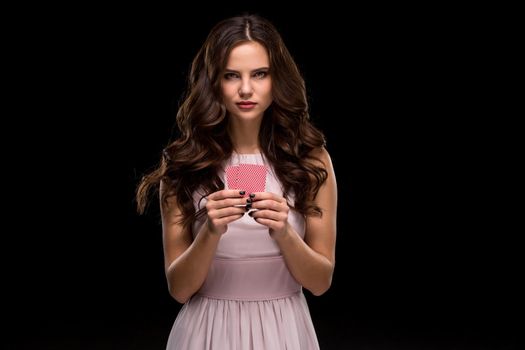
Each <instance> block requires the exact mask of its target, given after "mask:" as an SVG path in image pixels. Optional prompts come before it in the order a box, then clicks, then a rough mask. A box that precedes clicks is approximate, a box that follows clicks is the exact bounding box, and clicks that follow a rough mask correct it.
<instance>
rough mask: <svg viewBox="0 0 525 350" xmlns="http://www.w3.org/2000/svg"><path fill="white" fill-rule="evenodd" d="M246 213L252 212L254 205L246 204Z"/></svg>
mask: <svg viewBox="0 0 525 350" xmlns="http://www.w3.org/2000/svg"><path fill="white" fill-rule="evenodd" d="M245 208H246V211H248V210H250V209H251V208H252V203H248V204H246V207H245Z"/></svg>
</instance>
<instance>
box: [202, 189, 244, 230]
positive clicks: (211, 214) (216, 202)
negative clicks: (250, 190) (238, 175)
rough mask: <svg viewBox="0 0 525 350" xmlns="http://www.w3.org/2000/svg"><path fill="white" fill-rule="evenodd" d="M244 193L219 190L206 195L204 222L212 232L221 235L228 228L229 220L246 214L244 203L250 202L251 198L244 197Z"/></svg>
mask: <svg viewBox="0 0 525 350" xmlns="http://www.w3.org/2000/svg"><path fill="white" fill-rule="evenodd" d="M244 194H245V192H244V191H239V190H220V191H217V192H213V193H212V194H210V195H209V196H208V197H207V199H208V202H207V203H206V210H207V211H208V220H207V221H206V223H207V225H208V230H209V231H210V232H211V233H212V234H219V235H222V234H223V233H224V232H226V230H227V229H228V224H229V223H230V222H232V221H235V220H238V219H240V218H242V217H243V215H244V214H246V211H247V209H246V207H245V206H244V205H246V204H248V203H251V199H249V198H248V199H246V198H244V197H243V196H244ZM236 205H237V206H239V207H236ZM241 205H242V207H241Z"/></svg>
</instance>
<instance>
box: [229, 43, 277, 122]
mask: <svg viewBox="0 0 525 350" xmlns="http://www.w3.org/2000/svg"><path fill="white" fill-rule="evenodd" d="M269 70H270V61H269V58H268V53H267V52H266V49H265V48H264V47H263V46H262V45H261V44H259V43H257V42H254V41H249V42H246V43H243V44H240V45H238V46H236V47H235V48H233V50H232V51H231V53H230V56H229V57H228V61H227V63H226V69H225V70H224V72H223V75H222V78H221V88H222V96H223V102H224V104H225V106H226V109H227V110H228V112H229V113H230V114H231V116H232V117H234V118H238V119H240V120H252V119H259V118H262V116H263V113H264V111H265V110H266V109H267V108H268V107H269V106H270V104H271V103H272V79H271V77H270V74H269Z"/></svg>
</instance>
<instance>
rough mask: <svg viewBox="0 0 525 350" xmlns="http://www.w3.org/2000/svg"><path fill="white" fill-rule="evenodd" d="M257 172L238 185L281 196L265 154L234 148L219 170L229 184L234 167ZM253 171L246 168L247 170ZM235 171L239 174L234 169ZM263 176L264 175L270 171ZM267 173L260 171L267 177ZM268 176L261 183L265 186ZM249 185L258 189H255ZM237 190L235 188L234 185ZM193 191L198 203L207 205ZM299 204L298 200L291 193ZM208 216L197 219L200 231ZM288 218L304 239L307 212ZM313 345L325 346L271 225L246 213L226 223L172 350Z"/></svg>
mask: <svg viewBox="0 0 525 350" xmlns="http://www.w3.org/2000/svg"><path fill="white" fill-rule="evenodd" d="M232 169H233V170H237V171H238V170H239V169H240V173H241V178H242V172H243V170H242V169H245V172H246V171H250V170H261V169H265V171H264V172H262V173H261V172H260V171H257V176H258V177H259V179H258V180H257V181H256V183H254V182H253V181H250V180H248V181H247V182H245V183H244V184H242V179H240V180H239V179H235V180H237V181H239V183H237V185H238V186H241V187H247V188H243V189H245V190H246V196H248V194H249V193H250V192H251V190H253V189H258V190H263V191H267V192H273V193H277V194H279V195H282V193H283V191H282V188H281V185H280V183H279V181H278V180H277V178H276V176H275V174H274V172H273V168H272V167H271V165H269V164H268V162H266V161H265V159H264V157H263V155H262V154H237V153H233V154H232V156H231V157H230V159H229V160H228V161H226V162H225V164H224V167H223V169H222V171H221V173H220V174H219V176H220V177H221V179H222V180H223V181H224V183H225V184H226V188H229V187H228V185H231V184H232V183H233V180H234V178H233V177H232V176H231V174H232V172H231V171H229V170H232ZM246 169H247V170H246ZM233 174H239V172H236V171H234V172H233ZM264 174H265V176H264ZM261 175H262V176H261ZM261 178H262V186H263V188H264V189H262V188H261V187H260V185H261V181H260V180H261ZM250 186H251V187H252V189H250ZM230 188H236V186H233V187H230ZM197 192H198V191H196V193H195V194H194V197H193V199H194V205H195V208H196V209H199V208H202V207H203V206H205V205H206V199H202V200H200V198H201V195H200V194H199V193H197ZM290 200H291V201H292V203H293V198H290ZM204 221H205V218H203V220H201V221H197V222H196V223H195V225H194V227H193V234H194V235H196V233H197V232H199V229H200V227H201V226H202V224H203V223H204ZM288 222H289V224H290V225H291V226H292V227H293V228H294V229H295V230H296V231H297V232H298V233H299V235H300V236H301V237H303V238H304V233H305V222H304V218H303V217H302V216H301V215H300V214H298V213H297V212H295V211H294V210H290V212H289V214H288ZM179 349H184V350H284V349H286V350H310V349H319V344H318V341H317V336H316V333H315V329H314V326H313V324H312V320H311V317H310V311H309V309H308V305H307V302H306V299H305V296H304V294H303V291H302V287H301V285H299V283H297V281H296V280H295V279H294V278H293V276H292V275H291V274H290V272H289V270H288V268H287V267H286V264H285V261H284V259H283V257H282V255H281V252H280V250H279V247H278V245H277V244H276V242H275V241H274V240H273V239H272V238H271V237H270V235H269V232H268V227H266V226H264V225H261V224H259V223H257V222H256V221H255V220H254V219H253V218H252V217H250V216H249V215H247V214H245V215H244V216H243V217H242V218H241V219H239V220H236V221H234V222H232V223H230V224H228V230H227V231H226V232H225V233H224V234H223V235H222V237H221V239H220V241H219V245H218V247H217V251H216V255H215V258H214V261H213V262H212V265H211V267H210V270H209V272H208V276H207V278H206V280H205V282H204V284H203V285H202V287H201V288H200V290H199V291H198V292H197V293H196V294H195V295H193V296H192V298H191V299H190V300H188V301H187V302H186V303H185V304H184V305H183V306H182V308H181V310H180V311H179V314H178V315H177V318H176V320H175V322H174V324H173V327H172V329H171V332H170V335H169V338H168V342H167V350H179Z"/></svg>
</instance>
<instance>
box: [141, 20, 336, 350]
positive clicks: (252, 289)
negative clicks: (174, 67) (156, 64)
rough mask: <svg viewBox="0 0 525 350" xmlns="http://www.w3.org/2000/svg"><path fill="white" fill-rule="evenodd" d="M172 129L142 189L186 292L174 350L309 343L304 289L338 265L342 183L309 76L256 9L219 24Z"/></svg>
mask: <svg viewBox="0 0 525 350" xmlns="http://www.w3.org/2000/svg"><path fill="white" fill-rule="evenodd" d="M177 125H178V129H179V131H180V136H179V137H178V138H177V139H176V140H174V141H173V142H171V143H170V144H169V145H168V146H167V147H166V148H165V149H164V152H163V157H162V160H161V163H160V165H159V167H158V168H157V169H156V170H154V171H153V172H151V173H150V174H147V175H146V176H145V177H144V178H143V179H142V181H141V183H140V185H139V187H138V190H137V201H138V208H139V212H141V213H142V212H143V211H144V209H145V206H146V205H147V202H148V198H149V195H150V194H151V192H152V191H151V190H152V189H159V191H160V199H161V201H160V203H161V204H160V205H161V213H162V231H163V244H164V256H165V271H166V278H167V283H168V286H169V292H170V294H171V295H172V296H173V297H174V298H175V299H176V300H177V301H178V302H180V303H184V306H183V307H182V309H181V311H180V312H179V314H178V316H177V318H176V320H175V322H174V325H173V328H172V331H171V333H170V336H169V340H168V344H167V348H168V349H169V350H174V349H185V350H187V349H242V350H248V349H272V350H277V349H301V350H305V349H318V348H319V345H318V341H317V337H316V333H315V330H314V326H313V324H312V320H311V317H310V313H309V310H308V306H307V302H306V299H305V296H304V294H303V288H305V289H307V290H309V291H310V292H311V293H312V294H314V295H321V294H323V293H324V292H326V291H327V290H328V289H329V287H330V284H331V280H332V275H333V271H334V265H335V243H336V211H337V185H336V179H335V175H334V170H333V166H332V163H331V159H330V156H329V154H328V152H327V150H326V148H325V140H324V136H323V134H322V133H321V132H320V131H319V130H318V129H316V128H315V127H314V126H313V125H312V123H311V122H310V120H309V113H308V105H307V99H306V90H305V84H304V80H303V79H302V78H301V75H300V72H299V70H298V68H297V65H296V63H295V62H294V60H293V58H292V56H291V55H290V53H289V51H288V49H287V48H286V46H285V44H284V43H283V40H282V38H281V36H280V34H279V33H278V32H277V30H276V29H275V27H274V26H273V25H272V24H271V23H270V22H269V21H267V20H266V19H264V18H261V17H259V16H255V15H246V16H239V17H233V18H229V19H226V20H223V21H222V22H220V23H218V24H217V25H216V26H215V27H214V28H213V29H212V31H211V32H210V34H209V36H208V38H207V39H206V41H205V43H204V44H203V46H202V48H201V49H200V51H199V52H198V53H197V55H196V57H195V59H194V61H193V64H192V67H191V72H190V76H189V86H188V91H187V96H186V98H185V99H184V102H183V103H182V105H181V106H180V108H179V111H178V114H177Z"/></svg>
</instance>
